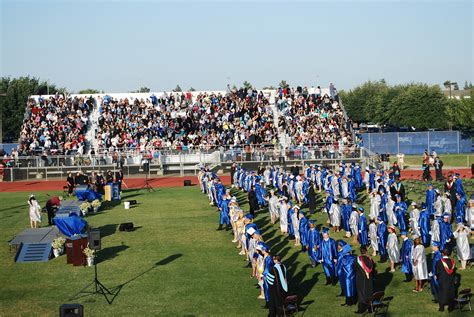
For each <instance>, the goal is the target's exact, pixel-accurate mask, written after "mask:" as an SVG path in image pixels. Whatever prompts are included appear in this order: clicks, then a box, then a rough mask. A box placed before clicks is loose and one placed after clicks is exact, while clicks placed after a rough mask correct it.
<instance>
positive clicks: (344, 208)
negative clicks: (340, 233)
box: [341, 204, 352, 232]
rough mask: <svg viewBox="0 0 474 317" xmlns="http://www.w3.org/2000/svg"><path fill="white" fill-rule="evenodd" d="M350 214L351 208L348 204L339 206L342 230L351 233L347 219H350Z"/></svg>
mask: <svg viewBox="0 0 474 317" xmlns="http://www.w3.org/2000/svg"><path fill="white" fill-rule="evenodd" d="M351 213H352V206H351V205H349V204H342V205H341V216H342V228H343V229H344V231H346V232H350V231H351V227H350V225H349V219H350V218H351Z"/></svg>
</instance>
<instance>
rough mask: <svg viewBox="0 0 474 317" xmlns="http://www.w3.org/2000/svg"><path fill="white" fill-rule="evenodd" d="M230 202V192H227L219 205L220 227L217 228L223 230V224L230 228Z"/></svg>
mask: <svg viewBox="0 0 474 317" xmlns="http://www.w3.org/2000/svg"><path fill="white" fill-rule="evenodd" d="M229 203H230V194H229V193H227V194H225V195H224V197H223V199H222V200H221V202H220V205H219V210H220V213H219V227H218V228H217V230H222V226H223V225H224V224H225V225H226V227H227V230H229V228H230V218H229Z"/></svg>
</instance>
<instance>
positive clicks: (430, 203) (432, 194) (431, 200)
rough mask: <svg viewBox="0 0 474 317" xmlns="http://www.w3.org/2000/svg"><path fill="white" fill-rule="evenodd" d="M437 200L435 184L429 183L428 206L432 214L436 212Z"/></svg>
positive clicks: (427, 192) (427, 191)
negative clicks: (435, 204)
mask: <svg viewBox="0 0 474 317" xmlns="http://www.w3.org/2000/svg"><path fill="white" fill-rule="evenodd" d="M435 200H436V192H435V190H434V188H433V184H431V183H430V184H428V189H427V190H426V208H427V209H428V213H429V214H430V216H431V215H432V214H434V212H435V208H434V203H435Z"/></svg>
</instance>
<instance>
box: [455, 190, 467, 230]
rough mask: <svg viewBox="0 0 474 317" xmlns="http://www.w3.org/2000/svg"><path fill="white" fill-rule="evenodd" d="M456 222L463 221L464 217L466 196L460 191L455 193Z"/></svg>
mask: <svg viewBox="0 0 474 317" xmlns="http://www.w3.org/2000/svg"><path fill="white" fill-rule="evenodd" d="M456 198H457V202H456V207H455V212H456V223H464V220H465V217H466V210H465V209H466V198H465V196H463V195H462V194H461V193H456Z"/></svg>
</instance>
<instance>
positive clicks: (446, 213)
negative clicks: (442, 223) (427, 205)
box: [443, 212, 451, 218]
mask: <svg viewBox="0 0 474 317" xmlns="http://www.w3.org/2000/svg"><path fill="white" fill-rule="evenodd" d="M449 217H451V214H450V213H448V212H445V213H444V214H443V218H449Z"/></svg>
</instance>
